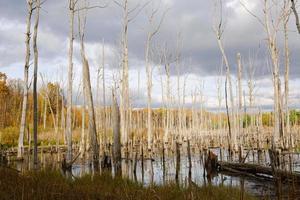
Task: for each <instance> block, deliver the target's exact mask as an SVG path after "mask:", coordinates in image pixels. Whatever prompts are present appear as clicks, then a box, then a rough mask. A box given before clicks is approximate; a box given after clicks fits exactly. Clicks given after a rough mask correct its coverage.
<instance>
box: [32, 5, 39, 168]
mask: <svg viewBox="0 0 300 200" xmlns="http://www.w3.org/2000/svg"><path fill="white" fill-rule="evenodd" d="M35 3H36V8H37V11H36V14H35V24H34V30H33V38H32V39H33V52H34V70H33V141H34V151H33V162H34V165H35V166H36V165H37V164H38V155H37V154H38V149H37V132H38V95H37V73H38V57H39V55H38V48H37V35H38V26H39V17H40V0H36V2H35Z"/></svg>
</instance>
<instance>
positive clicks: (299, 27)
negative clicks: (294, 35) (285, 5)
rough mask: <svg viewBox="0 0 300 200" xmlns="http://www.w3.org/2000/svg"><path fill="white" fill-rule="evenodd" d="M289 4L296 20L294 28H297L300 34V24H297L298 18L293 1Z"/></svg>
mask: <svg viewBox="0 0 300 200" xmlns="http://www.w3.org/2000/svg"><path fill="white" fill-rule="evenodd" d="M291 2H292V10H293V13H294V15H295V18H296V27H297V30H298V33H299V34H300V22H299V16H298V13H297V10H296V5H295V0H291Z"/></svg>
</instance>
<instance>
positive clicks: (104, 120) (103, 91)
mask: <svg viewBox="0 0 300 200" xmlns="http://www.w3.org/2000/svg"><path fill="white" fill-rule="evenodd" d="M102 45H103V46H102V95H103V96H102V98H103V117H102V120H103V136H104V148H105V147H106V145H107V133H106V99H105V98H106V93H105V63H104V61H105V57H104V56H105V55H104V41H103V44H102ZM104 153H105V149H104Z"/></svg>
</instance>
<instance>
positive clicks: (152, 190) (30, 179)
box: [0, 168, 254, 200]
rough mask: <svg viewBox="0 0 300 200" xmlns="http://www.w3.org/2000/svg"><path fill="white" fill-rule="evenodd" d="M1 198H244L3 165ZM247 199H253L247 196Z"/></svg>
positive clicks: (224, 190) (233, 192)
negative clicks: (68, 177) (16, 168)
mask: <svg viewBox="0 0 300 200" xmlns="http://www.w3.org/2000/svg"><path fill="white" fill-rule="evenodd" d="M0 199H3V200H6V199H7V200H8V199H25V200H26V199H45V200H47V199H64V200H68V199H75V200H76V199H80V200H81V199H128V200H129V199H143V200H148V199H149V200H150V199H161V200H167V199H170V200H171V199H172V200H173V199H175V200H176V199H207V200H214V199H216V200H218V199H220V200H221V199H241V192H240V191H239V190H238V189H236V188H232V187H214V186H207V187H201V188H200V187H195V186H191V187H189V188H185V189H184V188H181V187H179V186H178V185H176V184H170V185H166V186H151V187H143V186H142V185H140V184H138V183H135V182H132V181H129V180H126V179H121V178H113V177H111V175H109V174H101V175H95V176H94V177H91V176H89V175H87V176H84V177H82V178H79V179H75V180H70V179H66V178H65V177H64V176H62V175H61V174H60V173H59V172H55V171H39V172H28V173H26V174H24V175H20V174H18V173H17V172H16V171H14V170H11V169H4V168H0ZM244 199H246V200H247V199H254V198H253V197H250V196H249V195H245V196H244Z"/></svg>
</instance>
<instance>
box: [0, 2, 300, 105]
mask: <svg viewBox="0 0 300 200" xmlns="http://www.w3.org/2000/svg"><path fill="white" fill-rule="evenodd" d="M88 1H89V4H90V5H104V4H107V7H106V8H104V9H98V8H96V9H92V10H89V11H88V14H87V25H86V38H85V40H86V41H85V42H86V51H87V54H88V58H89V62H90V67H91V74H92V84H93V88H95V87H96V74H97V68H98V66H99V65H100V60H101V51H102V46H103V45H104V49H105V66H106V69H107V70H106V71H107V73H106V75H105V76H106V84H107V86H108V88H109V87H110V85H111V84H112V83H111V82H112V77H113V75H114V74H116V73H117V72H118V70H119V64H118V63H119V56H118V55H119V52H120V50H119V49H120V45H119V44H120V37H121V28H122V10H121V9H120V8H119V7H118V6H117V5H116V4H115V3H113V1H111V0H102V1H101V0H88ZM119 1H121V0H119ZM223 2H224V3H223V21H224V24H225V31H224V34H223V40H224V41H223V42H224V47H225V51H226V54H227V56H228V58H229V62H230V66H231V71H232V75H233V83H234V87H236V86H235V83H236V71H237V67H236V54H237V53H241V55H242V63H243V68H244V72H243V90H244V91H245V96H246V99H247V97H248V85H247V82H248V79H249V71H250V70H249V66H253V69H254V70H253V72H254V76H253V77H254V79H255V80H254V84H255V90H254V92H255V96H256V97H255V104H256V105H257V106H263V107H265V108H266V107H269V108H270V107H271V106H272V103H273V97H272V96H273V89H272V76H271V73H272V70H271V68H272V67H271V66H270V65H269V64H268V63H270V60H269V54H268V51H267V48H266V45H267V44H266V33H265V32H264V29H263V27H262V26H261V25H260V24H259V22H258V20H257V19H256V18H254V17H253V16H251V15H250V14H249V13H248V12H247V11H246V10H245V9H244V7H243V6H242V5H241V4H240V0H224V1H223ZM244 2H247V3H245V4H246V6H247V8H248V9H249V10H250V11H251V12H253V13H255V14H256V15H257V16H258V17H262V13H263V10H262V7H263V6H262V0H251V1H245V0H244ZM279 2H282V1H281V0H280V1H279ZM137 4H141V5H143V4H144V3H143V1H142V0H129V5H130V8H134V7H135V6H136V5H137ZM79 6H80V5H79ZM153 7H155V8H159V12H158V13H157V15H156V18H155V23H159V21H160V18H161V16H162V15H163V13H164V11H165V10H168V12H167V14H166V16H165V18H164V21H163V23H162V26H161V29H160V30H159V32H158V34H157V35H155V38H154V40H153V45H152V47H153V49H154V51H155V52H159V50H158V49H160V48H161V47H163V46H165V45H167V46H168V49H169V51H170V53H172V54H173V55H175V52H176V46H177V44H178V43H179V44H180V45H179V46H180V48H179V49H180V52H181V61H180V64H179V69H180V93H183V85H184V82H186V91H185V93H186V104H187V105H190V106H191V105H192V97H191V96H192V95H193V94H195V93H197V94H198V95H197V98H196V99H197V100H196V101H197V102H198V103H197V105H200V104H201V102H202V103H203V105H204V106H205V107H209V108H215V107H216V106H217V102H218V101H217V82H218V80H220V71H221V70H220V68H221V65H222V62H221V54H220V50H219V48H218V45H217V40H216V37H215V33H214V31H213V26H214V24H215V21H216V17H215V16H216V13H215V9H214V1H213V0H211V1H206V0H186V1H183V0H161V1H159V0H153V1H152V3H149V4H148V5H147V6H146V7H145V8H144V9H143V10H142V11H141V12H140V13H139V14H138V15H137V16H136V17H135V18H134V20H133V21H132V22H130V24H129V38H128V39H129V64H130V75H129V76H130V77H129V79H130V89H131V99H132V103H133V105H134V106H144V105H145V104H146V70H145V61H144V60H145V59H144V57H145V56H144V49H145V41H146V36H147V30H149V25H148V21H147V16H149V13H150V10H151V8H153ZM26 9H27V7H26V1H25V0H0V57H1V59H0V71H1V72H4V73H6V74H7V75H8V76H9V78H22V77H23V66H24V57H25V43H24V38H25V34H24V33H25V29H26V25H25V23H26V14H27V13H26V11H27V10H26ZM278 10H279V9H276V8H274V10H273V15H272V16H273V17H274V19H275V18H276V13H277V12H278ZM76 18H77V17H76ZM75 27H77V20H76V22H75ZM68 29H69V25H68V2H67V0H47V1H46V2H45V3H44V4H43V6H42V10H41V18H40V27H39V35H38V48H39V53H40V59H39V72H40V73H41V74H42V75H43V76H44V78H45V79H46V80H47V81H59V82H61V84H62V85H64V87H65V86H66V72H67V46H68V31H69V30H68ZM282 29H283V28H282V26H281V27H280V30H279V32H278V43H279V53H280V54H281V56H280V68H281V72H282V74H283V72H284V59H283V56H282V55H283V53H284V52H283V48H282V46H283V37H282V34H283V33H282ZM75 32H76V38H75V43H74V47H75V53H74V64H75V66H74V68H75V71H74V74H75V84H74V85H75V87H74V92H75V93H79V92H80V87H79V86H80V82H81V80H80V79H81V78H80V74H81V61H80V56H79V44H78V37H77V35H78V34H77V29H76V30H75ZM178 35H180V37H178ZM178 38H179V39H178ZM178 41H179V42H178ZM289 45H290V50H291V79H290V87H291V88H290V99H291V106H292V107H299V99H300V93H299V85H300V79H299V77H300V67H299V65H300V56H299V53H300V35H298V34H297V32H296V28H295V21H294V16H293V15H291V17H290V22H289ZM153 67H154V71H153V93H152V95H153V105H154V106H155V107H159V106H161V105H162V100H161V96H162V95H161V82H160V77H161V76H162V79H163V80H165V78H166V77H165V73H164V72H163V73H160V66H159V64H158V63H156V62H155V61H153ZM223 71H224V69H223ZM171 72H172V73H171V74H172V77H171V81H172V84H171V86H172V88H171V89H172V90H171V91H172V95H173V96H174V99H176V97H177V85H176V84H177V73H176V66H175V64H172V65H171ZM138 74H140V89H139V90H138ZM185 80H186V81H185ZM221 81H223V79H221ZM39 84H40V85H41V84H42V82H41V81H39ZM221 84H222V85H223V82H221ZM223 88H224V87H223V86H222V92H223ZM200 94H203V95H202V96H203V98H202V100H201V98H200V96H201V95H200ZM77 96H80V95H77ZM75 103H78V104H79V103H80V97H79V98H75ZM246 103H247V102H246ZM222 104H224V101H223V103H222Z"/></svg>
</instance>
